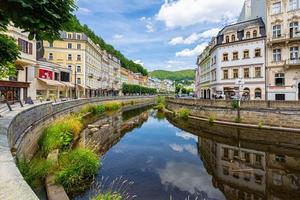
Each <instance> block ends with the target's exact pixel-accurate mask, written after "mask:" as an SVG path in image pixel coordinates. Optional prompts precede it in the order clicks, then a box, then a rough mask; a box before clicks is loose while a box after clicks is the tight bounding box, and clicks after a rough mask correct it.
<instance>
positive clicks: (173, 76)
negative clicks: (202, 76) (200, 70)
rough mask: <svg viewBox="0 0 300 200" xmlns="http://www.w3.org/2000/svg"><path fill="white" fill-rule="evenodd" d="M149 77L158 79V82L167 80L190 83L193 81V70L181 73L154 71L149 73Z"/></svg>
mask: <svg viewBox="0 0 300 200" xmlns="http://www.w3.org/2000/svg"><path fill="white" fill-rule="evenodd" d="M150 76H151V77H155V78H158V79H160V80H164V79H169V80H172V81H192V80H194V79H195V70H193V69H187V70H181V71H166V70H154V71H153V72H150Z"/></svg>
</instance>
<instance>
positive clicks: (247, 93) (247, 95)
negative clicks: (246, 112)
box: [243, 88, 250, 100]
mask: <svg viewBox="0 0 300 200" xmlns="http://www.w3.org/2000/svg"><path fill="white" fill-rule="evenodd" d="M243 99H244V100H250V89H249V88H245V89H244V91H243Z"/></svg>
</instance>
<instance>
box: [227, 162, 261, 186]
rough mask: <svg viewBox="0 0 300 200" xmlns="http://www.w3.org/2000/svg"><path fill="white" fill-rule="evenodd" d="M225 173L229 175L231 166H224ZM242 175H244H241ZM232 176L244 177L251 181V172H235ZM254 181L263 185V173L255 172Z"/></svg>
mask: <svg viewBox="0 0 300 200" xmlns="http://www.w3.org/2000/svg"><path fill="white" fill-rule="evenodd" d="M223 174H224V175H225V176H229V175H230V173H229V167H227V166H223ZM241 175H242V176H241ZM232 177H234V178H236V179H239V178H240V177H243V179H244V180H245V181H247V182H250V181H251V172H233V173H232ZM254 179H255V180H254V181H255V183H257V184H258V185H261V184H262V182H263V176H262V175H258V174H254Z"/></svg>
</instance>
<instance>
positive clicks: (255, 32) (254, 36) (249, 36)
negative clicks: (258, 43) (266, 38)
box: [225, 30, 257, 43]
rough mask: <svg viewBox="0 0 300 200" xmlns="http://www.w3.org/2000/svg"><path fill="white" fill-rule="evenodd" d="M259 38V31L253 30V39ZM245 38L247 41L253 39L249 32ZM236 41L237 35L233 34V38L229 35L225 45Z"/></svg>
mask: <svg viewBox="0 0 300 200" xmlns="http://www.w3.org/2000/svg"><path fill="white" fill-rule="evenodd" d="M256 37H257V30H253V31H252V38H256ZM245 38H246V39H250V38H251V32H250V31H247V32H246V34H245ZM235 41H236V36H235V34H232V35H231V37H230V36H229V35H227V36H226V37H225V43H229V42H235Z"/></svg>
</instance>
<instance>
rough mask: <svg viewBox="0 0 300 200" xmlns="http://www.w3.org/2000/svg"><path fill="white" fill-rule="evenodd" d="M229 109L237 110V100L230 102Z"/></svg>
mask: <svg viewBox="0 0 300 200" xmlns="http://www.w3.org/2000/svg"><path fill="white" fill-rule="evenodd" d="M231 107H232V109H235V110H236V109H238V108H239V101H238V100H232V101H231Z"/></svg>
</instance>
